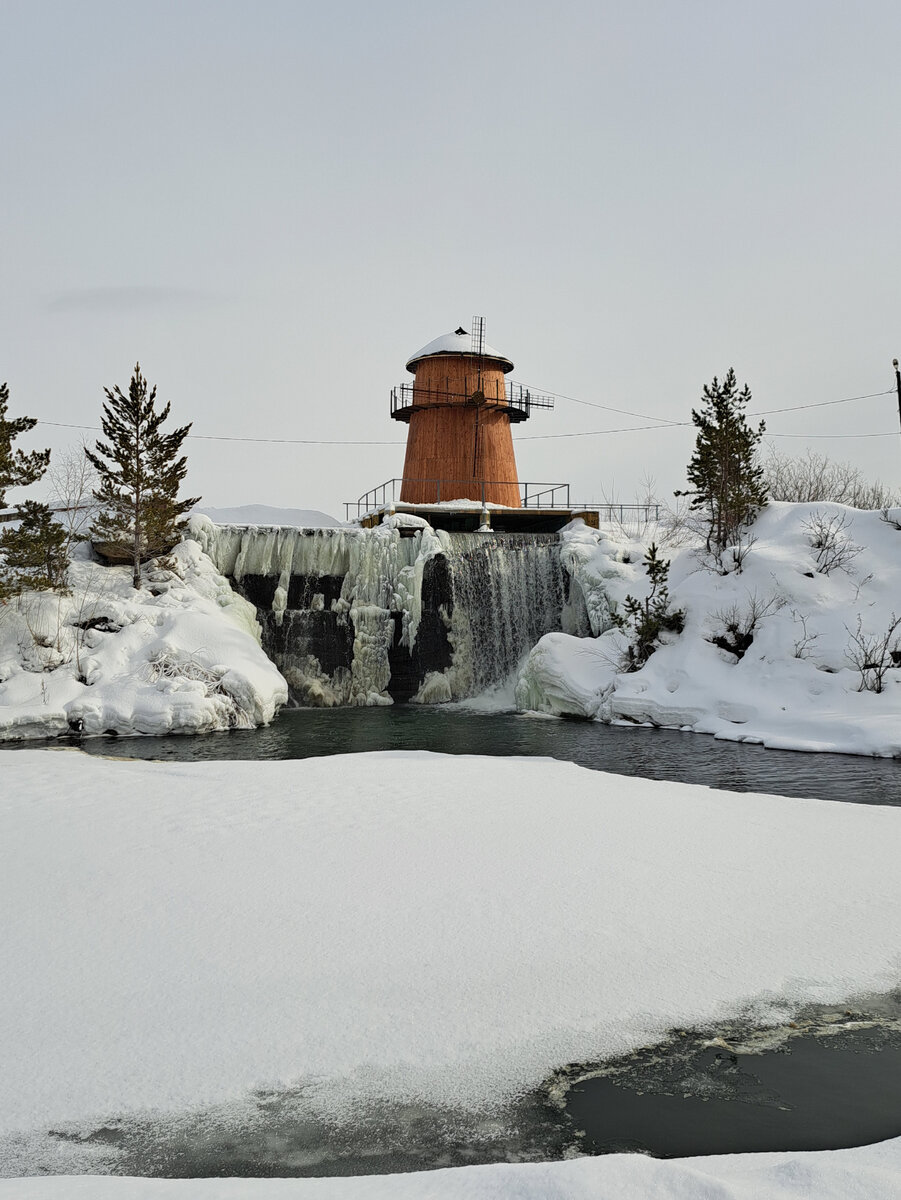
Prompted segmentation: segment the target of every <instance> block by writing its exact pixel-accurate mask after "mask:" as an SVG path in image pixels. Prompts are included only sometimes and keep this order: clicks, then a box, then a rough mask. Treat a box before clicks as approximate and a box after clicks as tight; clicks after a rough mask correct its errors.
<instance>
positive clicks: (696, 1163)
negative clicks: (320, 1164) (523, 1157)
mask: <svg viewBox="0 0 901 1200" xmlns="http://www.w3.org/2000/svg"><path fill="white" fill-rule="evenodd" d="M899 1196H901V1138H897V1139H893V1140H892V1141H888V1142H881V1143H879V1144H878V1145H876V1146H862V1147H860V1148H859V1149H854V1150H833V1151H821V1152H819V1153H810V1154H733V1155H722V1156H720V1157H714V1158H691V1159H672V1160H670V1161H668V1162H661V1161H659V1160H657V1159H653V1158H645V1157H644V1156H643V1155H640V1154H628V1155H627V1154H611V1155H607V1156H606V1157H604V1158H580V1159H576V1160H574V1161H570V1162H560V1163H528V1164H519V1165H509V1166H508V1165H507V1164H501V1165H498V1166H490V1167H460V1168H457V1169H456V1170H452V1171H430V1172H428V1173H427V1174H422V1173H417V1174H412V1175H375V1176H372V1175H370V1176H366V1177H363V1178H356V1179H353V1178H351V1179H185V1180H170V1179H111V1178H106V1179H104V1178H101V1177H99V1176H91V1177H88V1178H82V1179H73V1178H71V1177H69V1178H55V1179H53V1178H51V1179H12V1180H2V1179H0V1200H651V1198H653V1200H800V1198H801V1197H804V1200H898V1197H899Z"/></svg>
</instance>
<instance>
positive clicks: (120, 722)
mask: <svg viewBox="0 0 901 1200" xmlns="http://www.w3.org/2000/svg"><path fill="white" fill-rule="evenodd" d="M75 554H76V558H75V561H73V562H72V564H71V566H70V568H69V591H68V593H66V594H63V595H57V594H55V593H52V592H47V593H40V594H37V593H26V594H24V595H22V596H20V597H18V598H15V599H13V600H11V601H10V602H8V603H7V604H5V605H2V606H0V740H2V739H4V738H28V737H54V736H57V735H59V734H63V733H66V732H68V731H69V730H70V729H75V730H81V731H82V732H84V733H88V734H92V733H104V732H115V733H118V734H128V733H149V734H164V733H206V732H209V731H211V730H224V729H230V728H234V727H244V728H250V727H253V726H255V725H261V724H265V723H266V722H268V721H270V720H271V719H272V717H273V716H274V714H275V712H276V710H277V708H278V707H279V706H280V705H281V704H283V703H284V702H285V701H286V699H287V687H286V684H285V681H284V680H283V679H282V677H281V675H279V673H278V671H277V670H276V668H275V667H274V666H273V664H272V663H271V662H270V661H269V659H268V658H267V657H266V655H265V654H264V653H263V650H262V649H261V647H260V631H259V625H258V624H257V620H256V612H255V610H254V608H253V606H252V605H250V604H248V603H247V602H246V601H245V600H243V599H242V598H241V597H240V596H238V595H237V594H236V593H235V592H233V591H232V589H231V587H230V585H229V583H228V581H227V580H226V579H224V578H223V577H222V576H221V575H219V574H218V573H217V572H216V570H215V568H214V567H213V564H212V563H211V562H210V560H209V559H208V558H207V557H206V556H205V555H204V554H202V553H201V550H200V547H199V546H198V545H197V543H196V542H191V541H188V542H184V543H182V544H181V545H180V546H177V547H176V548H175V549H174V550H173V551H172V554H171V556H170V557H171V560H172V569H171V570H170V569H166V570H163V569H146V570H145V577H146V579H145V584H144V586H143V587H142V588H141V589H140V590H138V591H136V590H135V589H134V588H133V587H132V585H131V579H132V575H131V568H130V567H103V566H100V565H98V564H96V563H93V562H91V560H90V555H89V551H88V549H87V547H85V546H81V547H76V550H75Z"/></svg>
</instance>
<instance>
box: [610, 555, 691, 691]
mask: <svg viewBox="0 0 901 1200" xmlns="http://www.w3.org/2000/svg"><path fill="white" fill-rule="evenodd" d="M644 569H645V572H646V573H647V577H648V582H649V583H650V585H651V587H650V590H649V592H648V594H647V596H646V597H645V598H644V600H636V598H635V597H634V596H626V599H625V600H624V601H623V612H622V613H616V614H614V618H613V619H614V621H615V622H616V624H617V625H618V626H619V628H620V629H624V630H625V631H626V632H627V633H628V634H629V635H630V642H629V645H628V646H627V647H626V660H625V668H626V670H627V671H638V670H640V669H641V668H642V667H643V666H644V664H645V663H646V662H647V661H648V659H649V658H650V657H651V655H652V654H653V653H654V651H655V650H656V649H657V646H658V645H659V643H660V638H661V635H662V634H664V633H681V632H682V630H683V629H684V628H685V610H684V609H681V608H677V609H671V608H670V598H669V560H668V559H665V558H660V557H659V554H658V550H657V546H656V544H655V543H654V542H652V543H651V544H650V546H649V547H648V551H647V553H646V554H645V556H644Z"/></svg>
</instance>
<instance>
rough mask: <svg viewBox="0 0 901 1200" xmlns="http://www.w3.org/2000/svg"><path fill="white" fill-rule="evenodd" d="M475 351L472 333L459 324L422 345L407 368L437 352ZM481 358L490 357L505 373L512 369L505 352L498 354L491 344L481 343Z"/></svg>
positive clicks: (409, 361)
mask: <svg viewBox="0 0 901 1200" xmlns="http://www.w3.org/2000/svg"><path fill="white" fill-rule="evenodd" d="M476 352H477V349H476V350H475V351H474V350H473V348H472V334H471V333H470V332H469V330H467V329H464V328H463V326H462V325H461V326H460V327H459V329H456V330H455V331H454V332H453V333H445V334H442V336H441V337H437V338H435V340H434V341H433V342H429V344H428V345H427V346H423V348H422V349H421V350H417V351H416V353H415V354H414V355H413V357H412V358H411V359H409V360H408V362H407V370H408V371H413V370H415V368H416V364H417V363H418V362H419V361H420V359H423V358H431V357H432V356H433V355H437V354H467V355H471V354H474V353H476ZM482 358H490V359H492V360H493V361H494V362H495V363H496V364H498V365H499V366H500V368H501V370H502V371H503V372H504V374H505V375H506V374H507V372H508V371H512V370H513V363H512V362H511V361H510V359H509V358H507V356H506V355H505V354H499V353H498V351H497V350H495V349H493V348H492V347H491V346H488V345H485V344H483V345H482Z"/></svg>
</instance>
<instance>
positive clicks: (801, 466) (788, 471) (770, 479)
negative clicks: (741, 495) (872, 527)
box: [763, 449, 899, 510]
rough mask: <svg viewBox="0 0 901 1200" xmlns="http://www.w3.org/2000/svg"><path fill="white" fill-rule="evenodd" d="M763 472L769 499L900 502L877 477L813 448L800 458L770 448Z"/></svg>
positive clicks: (853, 504)
mask: <svg viewBox="0 0 901 1200" xmlns="http://www.w3.org/2000/svg"><path fill="white" fill-rule="evenodd" d="M763 474H764V479H765V480H766V485H767V488H768V489H769V493H770V499H771V500H788V501H790V502H791V503H794V504H817V503H820V502H824V501H832V502H833V503H834V504H847V505H848V506H849V507H850V508H864V509H871V510H875V509H881V508H890V507H891V506H892V505H893V504H897V503H898V502H899V496H898V493H897V492H896V491H894V490H893V489H892V488H889V487H886V486H885V484H883V483H880V481H879V480H878V479H877V480H874V481H870V480H868V479H865V478H864V477H863V473H862V472H861V470H860V468H859V467H855V466H852V464H851V463H846V462H835V461H834V460H833V459H831V458H827V456H826V455H825V454H815V453H814V451H812V450H808V451H807V452H806V453H805V454H804V455H802V456H801V457H800V458H792V457H791V456H790V455H787V454H779V453H777V451H775V450H773V449H771V450H770V452H769V456H768V458H767V459H766V460H765V462H764V464H763Z"/></svg>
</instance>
